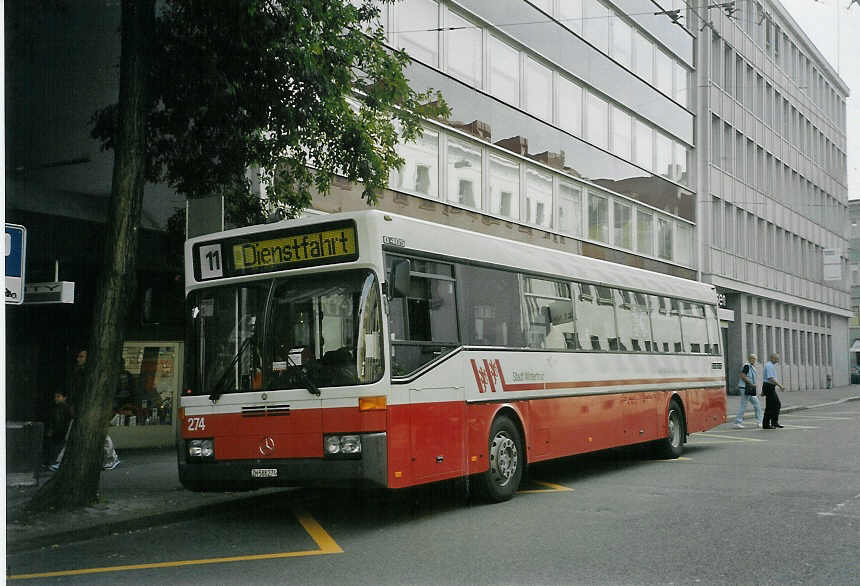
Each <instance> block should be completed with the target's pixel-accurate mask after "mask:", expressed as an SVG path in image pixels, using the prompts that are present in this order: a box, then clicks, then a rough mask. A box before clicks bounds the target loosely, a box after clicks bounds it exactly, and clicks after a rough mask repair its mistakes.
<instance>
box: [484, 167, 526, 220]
mask: <svg viewBox="0 0 860 586" xmlns="http://www.w3.org/2000/svg"><path fill="white" fill-rule="evenodd" d="M490 213H493V214H498V215H500V216H505V217H506V218H513V219H519V217H520V166H519V164H518V163H517V162H516V161H512V160H510V159H505V158H503V157H499V156H496V155H490Z"/></svg>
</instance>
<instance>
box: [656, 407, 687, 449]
mask: <svg viewBox="0 0 860 586" xmlns="http://www.w3.org/2000/svg"><path fill="white" fill-rule="evenodd" d="M666 420H667V423H668V429H669V433H668V434H667V435H666V437H665V438H663V439H662V440H660V441H659V442H658V444H657V452H658V455H659V456H660V457H662V458H666V459H669V460H674V459H675V458H678V457H680V456H681V454H683V453H684V440H685V438H686V435H687V426H686V424H685V422H684V409H683V408H682V407H681V403H680V402H678V400H677V399H672V400H671V401H669V408H668V410H667V411H666Z"/></svg>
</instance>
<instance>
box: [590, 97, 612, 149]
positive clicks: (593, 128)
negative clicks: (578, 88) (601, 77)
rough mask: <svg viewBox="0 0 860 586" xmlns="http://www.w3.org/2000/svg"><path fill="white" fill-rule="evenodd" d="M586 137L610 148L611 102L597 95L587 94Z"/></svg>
mask: <svg viewBox="0 0 860 586" xmlns="http://www.w3.org/2000/svg"><path fill="white" fill-rule="evenodd" d="M587 98H588V99H587V102H588V107H587V112H588V114H587V118H586V122H585V130H586V133H587V134H586V138H587V139H588V141H589V142H590V143H592V144H593V145H595V146H599V147H600V148H604V149H608V148H609V104H607V103H606V101H605V100H603V99H601V98H598V97H597V96H596V95H594V94H592V93H589V94H588V96H587Z"/></svg>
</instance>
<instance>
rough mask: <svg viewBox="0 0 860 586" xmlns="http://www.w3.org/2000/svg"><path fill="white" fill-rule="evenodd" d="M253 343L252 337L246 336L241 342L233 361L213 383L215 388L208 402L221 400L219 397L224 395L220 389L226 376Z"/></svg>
mask: <svg viewBox="0 0 860 586" xmlns="http://www.w3.org/2000/svg"><path fill="white" fill-rule="evenodd" d="M253 341H254V336H248V337H247V338H245V340H244V341H243V342H242V345H241V346H239V349H238V350H237V351H236V354H235V355H234V356H233V360H231V361H230V364H229V365H228V366H227V368H225V369H224V372H223V373H222V374H221V376H220V377H218V381H217V382H216V383H215V386H214V387H213V390H212V394H211V395H209V400H210V401H217V400H218V399H220V398H221V395H223V394H224V393H223V391H222V387H223V386H224V383H226V382H227V380H228V376H227V375H229V374H231V373H232V372H233V368H234V367H235V366H236V364H237V363H238V362H239V359H240V358H241V357H242V354H244V353H245V350H247V349H248V346H250V345H251V342H253Z"/></svg>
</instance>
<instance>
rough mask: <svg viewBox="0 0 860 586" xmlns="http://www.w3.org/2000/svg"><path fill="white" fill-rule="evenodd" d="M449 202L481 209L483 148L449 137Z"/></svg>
mask: <svg viewBox="0 0 860 586" xmlns="http://www.w3.org/2000/svg"><path fill="white" fill-rule="evenodd" d="M448 201H450V202H454V203H458V204H460V205H463V206H466V207H470V208H480V207H481V148H480V147H479V146H477V145H475V144H472V143H468V142H465V141H462V140H458V139H456V138H453V137H448Z"/></svg>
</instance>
